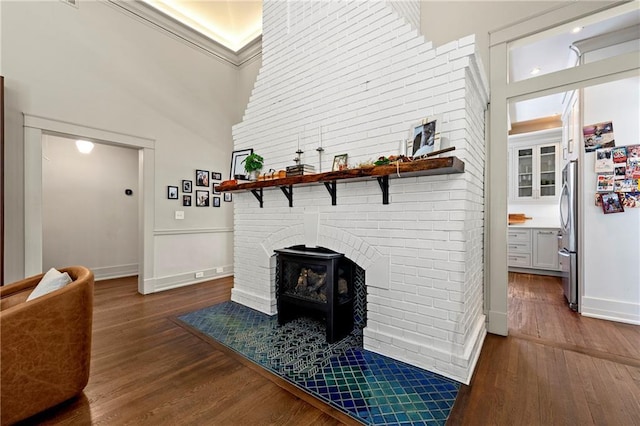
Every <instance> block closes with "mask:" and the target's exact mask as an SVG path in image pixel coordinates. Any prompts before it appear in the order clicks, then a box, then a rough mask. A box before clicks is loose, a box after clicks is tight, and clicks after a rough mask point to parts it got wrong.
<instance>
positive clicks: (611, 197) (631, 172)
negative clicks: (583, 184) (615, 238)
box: [585, 123, 640, 214]
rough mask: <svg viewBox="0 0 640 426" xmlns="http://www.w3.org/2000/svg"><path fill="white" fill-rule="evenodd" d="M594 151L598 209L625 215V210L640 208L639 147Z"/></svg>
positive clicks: (628, 146) (607, 148) (618, 147)
mask: <svg viewBox="0 0 640 426" xmlns="http://www.w3.org/2000/svg"><path fill="white" fill-rule="evenodd" d="M609 124H610V123H609ZM587 127H589V128H593V127H597V125H596V126H587ZM587 127H585V129H587ZM611 127H612V128H613V126H611ZM585 135H586V132H585ZM585 144H586V142H585ZM585 149H586V145H585ZM594 151H595V154H596V160H595V172H596V173H597V176H596V200H595V204H596V206H599V207H602V210H603V212H604V213H605V214H607V213H619V212H623V211H624V208H640V145H627V146H614V147H605V148H597V149H595V150H594Z"/></svg>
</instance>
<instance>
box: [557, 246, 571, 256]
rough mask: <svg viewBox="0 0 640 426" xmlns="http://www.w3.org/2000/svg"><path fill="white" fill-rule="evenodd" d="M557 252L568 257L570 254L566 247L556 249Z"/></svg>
mask: <svg viewBox="0 0 640 426" xmlns="http://www.w3.org/2000/svg"><path fill="white" fill-rule="evenodd" d="M558 254H559V255H560V256H563V257H569V256H570V255H571V253H569V251H568V250H567V249H566V248H563V249H560V250H558Z"/></svg>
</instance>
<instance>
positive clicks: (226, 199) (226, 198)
mask: <svg viewBox="0 0 640 426" xmlns="http://www.w3.org/2000/svg"><path fill="white" fill-rule="evenodd" d="M224 201H226V202H227V203H230V202H231V193H230V192H225V193H224Z"/></svg>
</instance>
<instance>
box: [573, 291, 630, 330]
mask: <svg viewBox="0 0 640 426" xmlns="http://www.w3.org/2000/svg"><path fill="white" fill-rule="evenodd" d="M580 305H581V306H582V315H584V316H585V317H591V318H598V319H604V320H608V321H616V322H623V323H626V324H634V325H640V304H639V303H629V302H621V301H619V300H609V299H600V298H597V297H587V296H584V297H583V298H582V303H581V304H580Z"/></svg>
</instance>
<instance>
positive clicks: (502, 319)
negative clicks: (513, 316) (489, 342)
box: [487, 311, 509, 336]
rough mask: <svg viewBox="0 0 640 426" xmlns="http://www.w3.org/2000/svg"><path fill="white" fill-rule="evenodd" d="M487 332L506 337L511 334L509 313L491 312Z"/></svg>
mask: <svg viewBox="0 0 640 426" xmlns="http://www.w3.org/2000/svg"><path fill="white" fill-rule="evenodd" d="M487 331H488V332H489V333H492V334H497V335H499V336H506V335H507V334H508V332H509V328H508V325H507V313H506V312H497V311H489V323H488V324H487Z"/></svg>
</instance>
